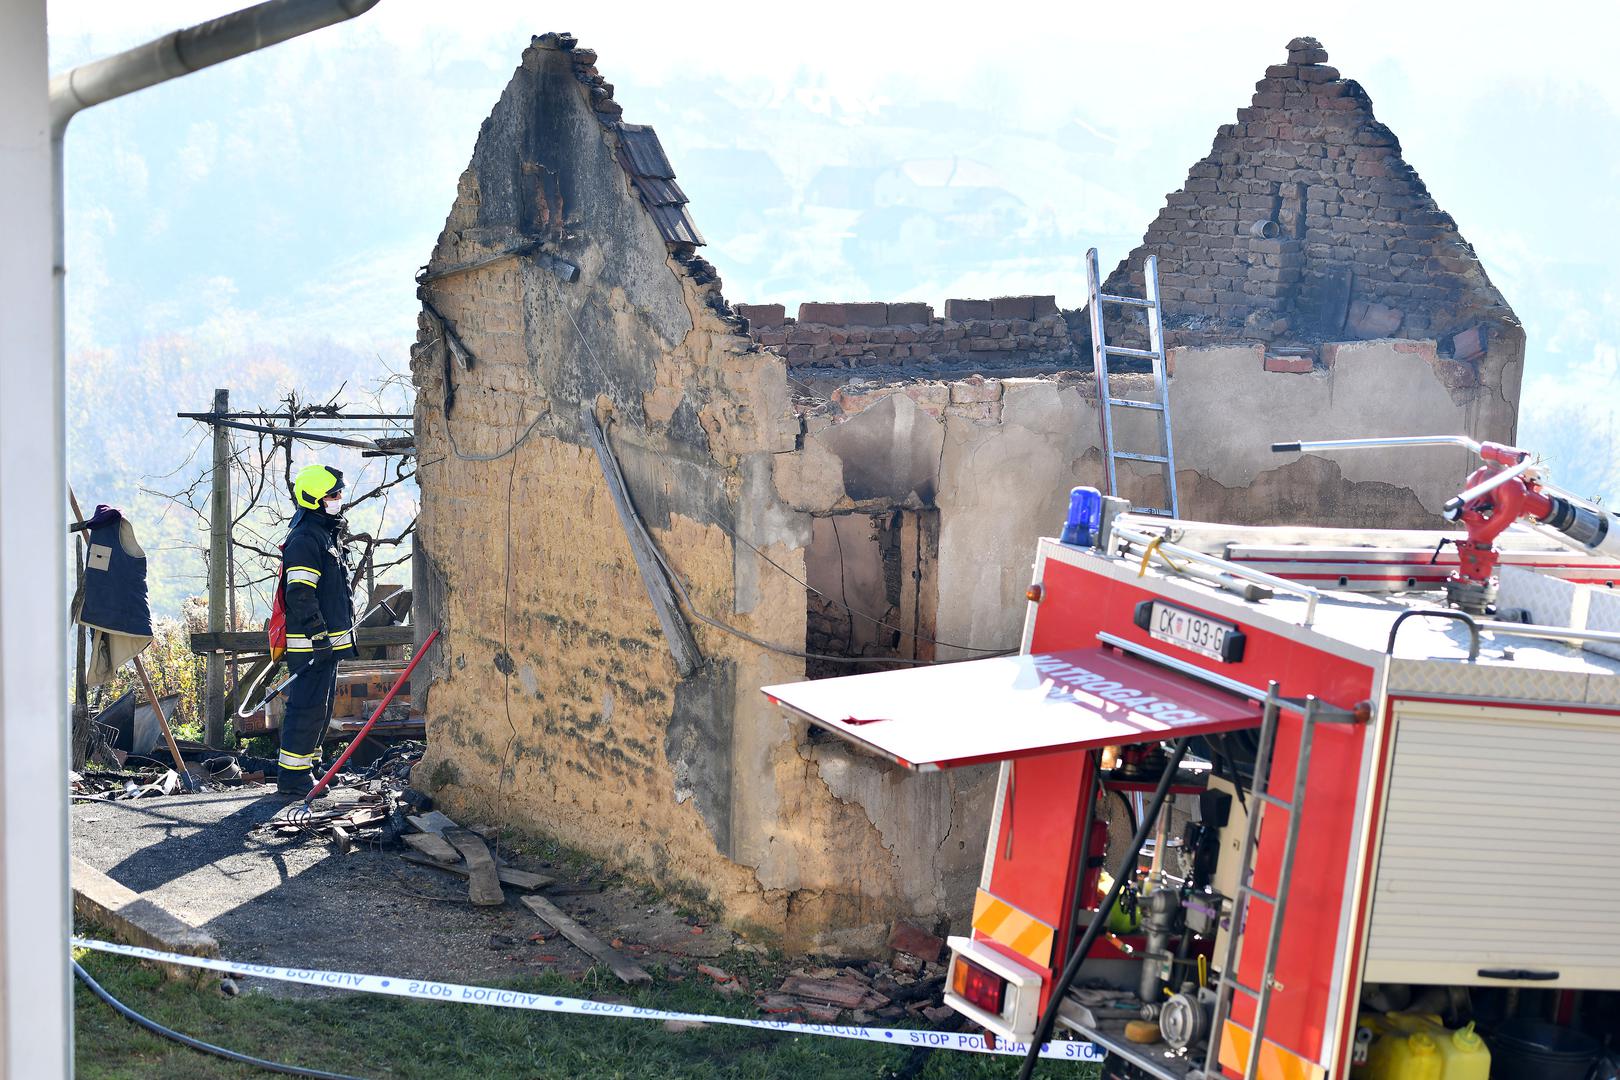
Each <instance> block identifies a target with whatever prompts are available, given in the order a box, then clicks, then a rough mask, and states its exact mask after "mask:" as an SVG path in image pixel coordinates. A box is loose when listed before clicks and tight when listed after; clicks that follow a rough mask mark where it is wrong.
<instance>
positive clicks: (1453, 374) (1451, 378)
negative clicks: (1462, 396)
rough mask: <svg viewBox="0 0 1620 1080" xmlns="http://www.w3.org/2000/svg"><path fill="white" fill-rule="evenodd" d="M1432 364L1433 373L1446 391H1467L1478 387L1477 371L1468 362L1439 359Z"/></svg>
mask: <svg viewBox="0 0 1620 1080" xmlns="http://www.w3.org/2000/svg"><path fill="white" fill-rule="evenodd" d="M1432 363H1433V365H1434V373H1435V374H1436V375H1438V376H1439V377H1440V381H1441V382H1442V383H1444V384H1445V386H1446V389H1448V390H1469V389H1472V388H1474V387H1476V386H1478V385H1479V370H1478V369H1477V368H1476V367H1475V366H1474V365H1473V364H1472V363H1470V362H1469V361H1466V360H1447V359H1445V358H1444V357H1440V358H1436V359H1435V360H1434V361H1432Z"/></svg>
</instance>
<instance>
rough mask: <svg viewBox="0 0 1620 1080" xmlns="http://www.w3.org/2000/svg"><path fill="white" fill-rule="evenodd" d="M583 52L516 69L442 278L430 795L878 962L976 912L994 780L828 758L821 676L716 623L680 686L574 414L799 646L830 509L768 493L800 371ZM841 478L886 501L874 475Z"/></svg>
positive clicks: (694, 546)
mask: <svg viewBox="0 0 1620 1080" xmlns="http://www.w3.org/2000/svg"><path fill="white" fill-rule="evenodd" d="M582 53H583V50H581V51H579V52H575V51H574V50H573V49H572V48H571V47H569V46H567V45H566V44H562V43H560V42H559V41H558V40H557V39H555V38H552V39H551V40H550V41H547V40H545V39H541V40H537V42H536V44H535V46H534V47H532V48H531V49H529V50H528V51H527V52H526V53H525V54H524V58H523V63H522V65H521V67H520V68H519V69H518V71H517V72H516V74H515V75H514V78H513V80H512V82H511V84H510V85H509V86H508V88H507V90H506V92H505V94H504V95H503V96H502V99H501V101H500V103H499V104H498V105H497V107H496V109H495V111H494V112H493V113H492V114H491V116H490V118H489V120H488V121H487V122H486V123H485V125H484V128H483V130H482V132H481V134H480V137H479V140H478V144H477V147H476V148H475V151H474V154H473V158H472V163H471V165H470V166H469V168H468V170H467V172H466V173H465V174H464V175H463V177H462V178H461V182H460V185H459V189H458V196H457V200H456V203H455V205H454V207H453V208H452V210H451V213H450V215H449V217H448V219H447V221H446V225H445V229H444V231H443V233H442V234H441V237H440V239H439V242H438V245H437V246H436V249H435V251H434V254H433V258H432V261H431V262H430V264H429V273H428V277H427V280H426V282H425V284H424V287H423V293H422V296H423V299H424V301H425V302H426V305H427V307H426V309H425V314H424V317H423V320H422V324H421V329H420V333H419V338H418V345H417V347H416V349H415V351H414V353H413V364H412V373H413V378H414V381H415V384H416V388H417V445H418V452H419V454H420V455H421V461H422V466H421V474H420V475H421V484H422V492H423V511H422V515H421V523H420V526H419V530H420V531H419V541H418V542H419V546H418V556H419V558H418V562H419V575H418V576H419V578H420V579H421V583H422V585H423V586H424V588H423V590H422V595H423V596H424V598H426V610H424V612H423V615H424V618H423V621H424V622H432V623H434V624H436V625H439V626H441V627H442V628H443V630H444V638H443V645H442V647H441V648H439V649H436V650H435V651H434V653H433V654H432V656H431V657H430V659H429V660H428V661H427V663H428V664H429V666H430V672H429V674H430V677H431V685H430V688H429V690H428V692H427V699H426V706H425V711H426V715H427V724H428V744H429V746H428V753H427V756H426V757H425V759H424V761H423V763H422V765H421V766H420V768H419V773H418V777H419V779H418V782H419V783H421V784H422V785H423V786H425V787H427V788H428V789H429V790H431V791H432V792H433V794H434V795H435V797H436V798H437V799H439V800H440V801H441V802H442V803H443V804H444V805H445V806H446V808H447V809H448V810H449V811H450V812H451V813H453V814H455V813H466V814H469V815H475V816H478V817H480V818H482V819H484V820H490V821H498V822H503V823H510V824H514V825H518V826H520V827H524V828H528V829H533V830H536V831H541V832H545V833H548V834H550V835H554V836H557V837H559V838H561V839H563V840H564V841H566V842H568V843H570V844H572V845H574V846H577V847H580V848H583V849H585V850H587V851H590V852H592V853H593V854H595V855H597V856H599V857H601V858H603V859H605V860H607V861H609V862H610V863H612V864H613V865H615V866H616V867H619V868H622V869H625V870H628V871H630V872H632V873H638V874H641V875H642V876H644V877H646V878H648V879H650V880H653V881H656V882H658V883H660V884H662V885H664V886H666V887H669V888H672V889H674V890H676V891H677V892H680V893H683V894H685V895H687V896H689V897H691V898H692V899H695V900H699V901H703V902H707V903H710V904H713V905H714V906H715V907H717V908H719V909H720V910H721V911H722V912H723V914H724V917H725V918H726V920H727V921H728V922H729V923H731V924H732V925H734V926H737V927H739V928H742V929H745V930H748V929H751V930H754V931H757V932H758V933H760V934H762V935H764V936H767V937H770V938H774V939H776V940H779V941H781V942H783V943H785V944H787V945H789V946H793V947H812V946H814V947H823V948H834V947H837V948H849V949H860V948H874V947H876V946H877V945H878V944H879V943H880V942H881V940H882V938H883V936H884V935H885V934H886V933H887V930H888V927H889V925H890V923H891V922H892V920H893V919H894V918H896V917H899V916H905V917H908V918H922V919H923V920H924V921H929V920H930V919H932V918H934V917H942V916H944V915H945V914H946V913H947V908H948V906H949V905H950V904H951V903H953V902H954V903H956V904H957V905H959V906H960V905H962V904H965V903H968V902H970V901H971V887H970V882H971V877H972V874H973V873H974V872H975V871H976V869H977V861H978V857H979V852H978V850H977V848H976V846H977V845H978V844H980V843H982V831H983V830H982V822H981V821H979V820H978V819H976V818H974V817H973V816H972V815H971V814H970V813H967V812H966V811H965V810H964V809H963V808H964V807H976V806H979V805H982V803H983V801H984V798H985V797H986V796H985V795H984V791H985V790H986V789H987V785H989V784H993V771H992V770H975V771H973V772H972V773H969V774H964V775H962V776H946V777H938V776H934V777H918V776H912V775H910V774H906V773H903V772H901V771H899V770H897V769H893V768H890V767H888V766H885V765H882V764H881V763H878V762H876V761H872V760H867V759H864V758H860V757H859V755H853V754H851V753H849V752H847V751H845V750H843V749H842V748H841V747H837V746H826V745H816V744H812V743H811V742H810V740H809V739H808V737H807V735H806V732H805V730H804V729H803V727H802V726H800V725H796V724H793V723H791V722H789V721H788V720H787V719H786V718H785V717H783V716H782V715H781V713H780V712H779V711H778V710H777V709H775V708H774V707H772V706H770V705H769V704H768V703H767V702H766V700H765V699H764V697H763V695H761V694H760V693H759V687H761V686H764V685H768V684H770V683H775V682H784V681H792V680H794V679H796V678H800V677H802V675H803V672H804V662H803V660H802V659H801V658H800V657H799V656H797V655H793V654H791V653H790V652H786V653H785V652H780V651H775V650H772V649H767V648H761V647H759V646H757V645H756V644H753V643H751V642H749V641H746V640H744V639H743V638H742V637H740V636H737V635H736V634H733V633H730V632H728V631H726V630H722V629H717V628H715V627H713V626H710V625H701V624H700V625H695V626H694V632H695V636H696V639H697V643H698V646H699V649H700V651H701V652H702V654H703V657H704V664H703V666H702V667H701V669H700V670H698V671H697V672H696V673H694V674H691V675H689V676H686V677H682V676H681V675H680V674H679V673H678V672H677V671H676V669H675V666H674V663H673V661H672V660H671V656H670V652H669V650H668V647H667V645H666V642H665V640H664V637H663V635H662V632H661V631H660V629H659V626H658V622H657V619H656V617H655V613H654V610H653V608H652V607H651V604H650V602H649V600H648V596H647V593H646V591H645V589H644V587H643V584H642V579H641V576H640V574H639V572H638V569H637V566H636V563H635V561H634V558H633V556H632V553H631V549H630V546H629V543H628V541H627V538H626V534H625V530H624V528H623V526H622V524H621V522H620V519H619V516H618V514H617V513H616V511H615V508H614V505H613V502H612V500H611V498H610V494H609V490H608V488H607V486H606V484H605V481H604V478H603V474H602V470H601V467H600V464H599V462H598V460H597V457H596V454H595V452H594V451H593V449H592V448H591V446H590V445H589V443H588V440H587V439H586V437H585V436H584V434H583V432H582V428H581V426H580V410H581V408H582V407H583V408H589V409H591V410H593V411H594V412H595V414H596V415H597V417H598V418H599V420H600V421H601V423H602V426H603V427H604V428H605V429H606V431H607V436H608V440H609V442H610V444H611V446H612V449H613V452H614V454H615V456H616V457H617V459H618V460H619V463H620V466H621V468H622V471H623V474H624V477H625V481H626V485H627V487H628V488H629V491H630V494H631V498H632V500H633V502H634V504H635V507H636V509H637V511H638V512H639V515H640V517H641V518H642V519H643V520H644V521H645V524H646V527H647V529H648V531H649V533H650V535H651V536H652V538H653V540H654V542H655V543H656V545H657V546H658V548H659V549H660V551H662V552H663V554H664V555H665V557H666V558H667V559H668V561H669V563H670V565H671V567H672V569H673V571H674V573H675V574H676V575H677V576H678V578H679V580H680V581H681V582H682V583H683V584H684V586H685V587H686V589H687V590H688V592H689V595H690V609H689V610H695V611H697V612H701V613H703V614H705V615H707V616H709V617H711V618H713V619H715V620H716V621H719V622H724V623H726V624H728V625H729V626H730V627H732V628H734V629H735V630H736V631H738V632H740V633H742V634H748V635H751V636H753V637H754V638H756V639H758V640H761V641H766V642H778V643H782V644H783V645H784V646H785V647H786V648H787V649H789V650H791V649H795V648H796V649H803V646H804V641H805V628H806V627H805V619H806V597H805V590H804V587H803V585H802V584H800V583H799V581H797V580H795V578H798V579H803V578H804V577H805V575H806V566H805V559H804V549H805V548H806V547H807V546H808V545H809V543H810V538H811V534H812V522H811V519H810V518H809V517H808V516H807V515H805V514H803V513H799V512H796V511H794V510H793V509H792V508H791V507H789V506H787V505H786V504H785V503H784V502H783V501H782V500H781V499H780V498H779V497H778V496H777V494H776V491H775V488H774V485H773V484H772V483H771V480H770V477H771V473H772V467H771V463H772V461H773V460H774V459H775V458H778V457H781V456H784V455H791V454H792V452H793V451H794V449H795V438H796V435H797V432H798V429H799V427H800V422H799V420H798V418H797V417H796V416H794V415H793V414H792V412H791V408H790V405H789V400H788V396H787V389H786V386H787V383H786V371H785V363H784V361H783V360H782V359H781V358H779V357H777V356H775V355H774V354H771V353H769V352H763V351H761V350H760V349H759V348H758V347H757V345H756V344H755V343H754V342H752V341H750V340H749V339H748V338H747V337H746V336H744V335H743V334H742V333H741V332H740V330H741V325H742V324H741V323H740V321H738V320H736V319H734V318H731V317H729V315H728V312H727V309H726V307H725V304H724V302H723V300H721V299H720V296H719V291H718V281H717V279H716V278H715V276H714V274H713V270H712V268H711V267H709V266H708V265H707V264H706V263H704V262H703V261H702V260H701V259H699V258H697V257H696V256H695V254H694V253H693V252H692V251H691V249H690V248H689V247H687V248H682V247H680V246H678V245H670V244H667V243H666V240H665V237H664V236H662V235H660V232H659V225H658V222H657V221H655V219H654V217H653V216H652V215H651V214H649V212H648V209H647V207H646V206H645V205H644V203H643V202H642V201H640V198H639V197H638V193H637V189H636V187H635V186H634V185H633V183H632V178H631V177H630V175H629V174H628V172H627V169H626V167H624V166H623V165H622V158H621V153H620V152H621V151H622V149H623V141H622V140H623V137H624V128H623V127H621V126H620V125H619V124H618V122H617V121H616V120H615V119H614V118H613V117H614V114H612V113H610V112H605V111H604V110H603V108H602V100H603V99H602V98H601V97H600V95H598V94H596V93H594V90H595V89H599V88H600V87H599V86H596V85H595V84H593V83H592V82H591V81H590V76H589V71H590V70H594V69H593V67H592V65H591V64H590V63H589V62H587V61H585V60H584V59H582ZM590 59H591V60H594V54H593V55H592V56H591V58H590ZM536 243H537V244H538V247H535V246H534V245H535V244H536ZM518 249H521V251H522V253H521V254H518V255H511V254H505V253H510V252H512V251H513V250H518ZM559 260H560V261H561V262H562V263H566V264H568V265H570V266H573V267H577V269H578V276H577V280H574V281H567V280H564V279H565V277H566V276H568V275H566V274H564V275H559V274H558V273H557V272H556V271H555V267H556V266H557V265H558V261H559ZM452 341H454V342H455V345H454V346H453V347H452V345H451V342H452ZM925 419H927V418H925ZM928 426H929V427H935V426H936V425H934V424H933V422H932V420H928ZM937 438H938V436H937V433H936V435H935V439H936V442H937ZM835 441H836V440H835ZM934 456H935V457H937V450H935V451H934ZM910 467H911V468H912V470H913V472H914V473H916V474H918V475H920V474H921V472H922V471H923V470H921V469H920V468H919V467H918V466H917V465H916V463H915V462H913V463H912V464H911V465H910ZM848 476H849V477H850V478H851V480H852V482H857V483H863V484H865V485H866V486H867V487H868V488H869V489H871V490H873V491H874V492H876V493H877V495H879V496H881V497H882V498H884V499H886V498H888V496H889V491H888V490H887V489H886V488H884V482H883V481H882V479H881V478H879V477H877V476H876V475H875V474H864V475H863V474H862V473H861V472H860V470H859V469H858V468H851V469H849V470H848ZM926 495H927V496H928V497H930V498H931V496H932V492H931V491H929V492H926ZM921 498H922V496H921V495H919V496H918V499H919V500H920V499H921ZM919 505H920V502H919ZM736 537H741V538H742V540H741V541H739V540H737V539H734V538H736ZM756 549H757V551H756ZM767 559H769V560H770V561H769V562H768V561H766V560H767ZM772 563H774V564H776V565H774V566H773V565H772ZM958 914H960V912H958Z"/></svg>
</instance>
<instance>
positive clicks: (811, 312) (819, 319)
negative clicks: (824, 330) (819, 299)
mask: <svg viewBox="0 0 1620 1080" xmlns="http://www.w3.org/2000/svg"><path fill="white" fill-rule="evenodd" d="M799 321H800V322H802V323H827V324H831V325H833V326H843V325H844V305H843V304H828V303H807V304H800V305H799Z"/></svg>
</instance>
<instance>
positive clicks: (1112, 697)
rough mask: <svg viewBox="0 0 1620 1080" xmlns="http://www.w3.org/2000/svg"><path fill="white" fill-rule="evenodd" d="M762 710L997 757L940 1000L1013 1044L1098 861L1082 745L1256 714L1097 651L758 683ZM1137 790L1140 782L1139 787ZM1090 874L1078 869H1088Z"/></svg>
mask: <svg viewBox="0 0 1620 1080" xmlns="http://www.w3.org/2000/svg"><path fill="white" fill-rule="evenodd" d="M764 692H765V694H766V695H767V696H768V697H769V698H770V699H771V700H772V701H774V702H776V703H778V704H780V705H783V706H785V707H786V708H788V709H790V710H792V711H793V712H795V713H798V714H799V715H801V716H804V717H806V718H807V719H809V720H810V721H811V722H813V723H815V724H817V725H819V726H821V727H823V728H825V729H826V730H828V731H831V732H833V733H834V734H836V735H838V736H839V737H841V738H843V739H846V740H848V741H849V742H851V743H854V744H855V745H857V746H859V747H861V748H863V749H865V750H868V751H870V752H872V753H875V754H878V755H880V756H882V757H884V758H887V759H888V760H890V761H893V762H896V763H897V764H899V765H902V766H904V767H906V768H909V769H914V770H917V771H919V772H930V771H937V770H940V769H947V768H956V767H961V766H966V765H976V764H983V763H988V762H1001V763H1002V771H1001V779H1000V783H999V785H998V787H997V793H996V802H995V806H994V811H993V814H994V816H993V819H992V822H991V826H990V837H989V840H990V847H989V850H988V851H987V852H986V856H985V871H984V876H983V878H982V880H981V887H980V888H979V890H978V892H977V895H976V896H975V898H974V905H973V932H972V936H971V937H965V936H953V937H952V938H951V939H950V946H951V967H950V973H949V977H948V985H947V987H946V1001H947V1003H948V1004H950V1005H951V1006H952V1007H953V1008H955V1009H956V1010H957V1011H959V1012H961V1013H963V1014H964V1015H965V1016H967V1017H969V1018H970V1019H972V1020H973V1021H974V1022H976V1023H978V1024H979V1025H980V1026H981V1027H983V1028H985V1030H987V1031H990V1032H992V1033H994V1034H996V1035H999V1036H1001V1037H1003V1038H1007V1039H1013V1040H1022V1039H1027V1038H1028V1037H1029V1035H1030V1033H1031V1032H1032V1031H1033V1030H1034V1028H1035V1022H1036V1019H1037V1016H1038V1014H1039V1011H1040V1010H1041V1009H1042V1008H1044V1007H1045V1005H1046V1001H1047V999H1048V997H1049V995H1050V992H1051V989H1052V985H1053V982H1054V975H1055V973H1056V971H1057V970H1058V969H1060V968H1061V967H1062V966H1063V961H1064V959H1065V957H1066V956H1067V953H1068V950H1069V949H1070V948H1071V947H1072V942H1071V937H1072V936H1073V934H1074V933H1075V926H1074V917H1075V916H1076V915H1077V914H1078V912H1077V911H1076V908H1075V897H1076V894H1077V890H1078V892H1079V895H1080V896H1081V897H1083V898H1090V897H1092V896H1093V895H1094V893H1095V891H1096V890H1095V880H1096V868H1095V859H1094V857H1096V856H1100V854H1101V842H1100V838H1096V841H1095V843H1094V842H1093V833H1094V832H1095V831H1098V830H1100V826H1096V827H1095V828H1094V827H1093V826H1092V825H1091V822H1090V818H1091V815H1090V814H1089V813H1088V812H1087V810H1088V808H1087V807H1086V805H1085V802H1086V796H1087V794H1088V793H1089V792H1091V791H1092V790H1093V778H1094V776H1095V757H1096V756H1095V754H1094V753H1093V752H1094V751H1097V750H1099V749H1100V748H1102V747H1104V746H1120V747H1125V746H1131V745H1134V744H1140V743H1160V742H1171V741H1177V740H1184V739H1189V738H1193V737H1197V736H1211V735H1220V734H1222V733H1225V732H1231V731H1239V730H1244V729H1251V728H1258V727H1259V726H1260V723H1261V708H1260V706H1259V705H1258V704H1257V703H1255V702H1254V701H1251V700H1249V699H1247V698H1244V697H1239V696H1237V695H1234V694H1230V693H1227V692H1225V691H1223V690H1219V689H1215V688H1212V687H1209V686H1206V685H1203V684H1200V683H1199V682H1197V681H1196V680H1194V679H1192V678H1189V677H1187V676H1185V675H1182V674H1179V673H1177V672H1174V671H1171V670H1168V669H1166V668H1162V667H1159V666H1157V665H1154V664H1152V663H1149V662H1147V661H1144V660H1140V659H1137V658H1134V657H1131V656H1127V655H1125V654H1123V653H1120V652H1116V651H1114V650H1112V649H1109V648H1105V647H1091V648H1081V649H1069V650H1062V651H1057V652H1049V653H1037V654H1033V655H1022V656H1007V657H997V658H994V659H988V660H973V661H967V662H963V663H957V664H944V665H940V666H937V667H928V668H911V669H907V670H902V671H886V672H877V673H871V674H863V675H849V676H844V677H842V678H832V679H821V680H817V681H813V682H804V683H794V684H789V685H782V686H770V687H766V688H765V689H764ZM1149 786H1151V784H1150V785H1149ZM1088 870H1089V873H1088Z"/></svg>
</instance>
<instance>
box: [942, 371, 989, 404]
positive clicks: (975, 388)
mask: <svg viewBox="0 0 1620 1080" xmlns="http://www.w3.org/2000/svg"><path fill="white" fill-rule="evenodd" d="M1000 400H1001V380H1000V379H986V378H984V377H983V376H982V375H971V376H969V377H968V378H966V379H963V380H962V381H961V382H953V383H951V403H952V404H963V403H968V402H981V401H1000Z"/></svg>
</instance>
